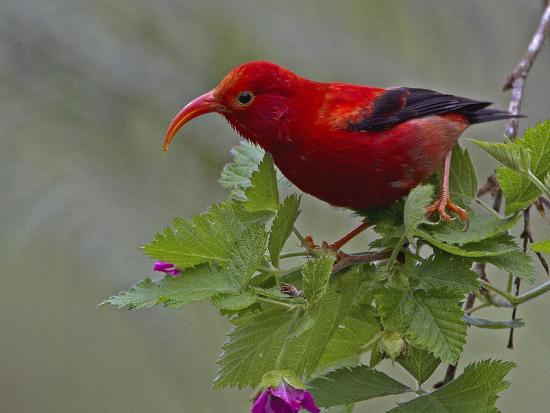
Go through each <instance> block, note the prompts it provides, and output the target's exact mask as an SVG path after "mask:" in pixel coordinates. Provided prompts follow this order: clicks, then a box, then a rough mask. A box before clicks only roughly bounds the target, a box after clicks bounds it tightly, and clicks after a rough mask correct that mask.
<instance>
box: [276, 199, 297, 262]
mask: <svg viewBox="0 0 550 413" xmlns="http://www.w3.org/2000/svg"><path fill="white" fill-rule="evenodd" d="M299 208H300V197H299V196H298V195H296V194H292V195H290V196H288V197H286V198H285V200H284V201H283V203H282V204H281V206H280V207H279V211H278V212H277V215H276V216H275V219H274V220H273V224H272V225H271V234H270V235H269V244H268V248H269V256H270V257H271V263H272V264H273V265H274V266H275V267H279V256H280V255H281V251H282V249H283V247H284V245H285V242H286V241H287V240H288V238H289V237H290V235H291V234H292V228H293V226H294V223H295V222H296V219H298V215H300V212H301V211H300V209H299Z"/></svg>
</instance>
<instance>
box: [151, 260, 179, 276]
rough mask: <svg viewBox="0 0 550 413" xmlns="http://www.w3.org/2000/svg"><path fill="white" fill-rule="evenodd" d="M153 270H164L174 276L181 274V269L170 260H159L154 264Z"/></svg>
mask: <svg viewBox="0 0 550 413" xmlns="http://www.w3.org/2000/svg"><path fill="white" fill-rule="evenodd" d="M153 271H158V272H163V273H165V274H169V275H171V276H172V277H175V276H177V275H180V274H181V270H179V269H178V268H176V266H175V265H174V264H172V263H170V262H164V261H157V262H155V263H154V264H153Z"/></svg>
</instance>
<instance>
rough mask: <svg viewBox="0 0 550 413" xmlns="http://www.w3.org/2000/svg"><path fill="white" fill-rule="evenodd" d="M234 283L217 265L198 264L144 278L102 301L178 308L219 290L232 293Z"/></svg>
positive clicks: (148, 306)
mask: <svg viewBox="0 0 550 413" xmlns="http://www.w3.org/2000/svg"><path fill="white" fill-rule="evenodd" d="M236 288H237V287H236V286H235V285H234V284H233V283H232V282H231V281H230V280H229V279H228V278H227V276H226V275H225V274H224V273H223V272H221V271H220V270H219V269H218V268H215V267H214V268H209V267H208V266H206V265H201V266H198V267H195V268H192V269H189V270H186V271H184V272H183V273H182V275H180V276H179V277H168V276H167V277H165V278H163V279H160V280H156V281H151V279H149V278H146V279H145V280H143V281H141V282H140V283H139V284H137V285H136V286H134V287H132V288H131V289H130V290H129V291H125V292H122V293H120V294H118V295H115V296H113V297H111V298H109V299H107V300H105V301H104V302H103V303H102V304H111V305H114V306H116V307H118V308H123V307H128V309H129V310H138V309H142V308H150V307H153V306H154V305H156V304H164V305H165V306H167V307H174V308H181V307H183V306H184V305H185V304H189V303H192V302H194V301H200V300H204V299H207V298H210V297H212V296H214V295H216V294H220V293H231V292H234V293H236V292H237V291H236Z"/></svg>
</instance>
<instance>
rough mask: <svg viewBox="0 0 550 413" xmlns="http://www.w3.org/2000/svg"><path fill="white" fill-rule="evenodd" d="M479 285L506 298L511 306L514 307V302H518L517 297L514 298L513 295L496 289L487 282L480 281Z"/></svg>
mask: <svg viewBox="0 0 550 413" xmlns="http://www.w3.org/2000/svg"><path fill="white" fill-rule="evenodd" d="M479 283H480V284H481V285H483V286H484V287H485V288H487V289H488V290H490V291H492V292H494V293H496V294H498V295H500V296H501V297H502V298H505V299H506V300H507V301H509V302H510V304H512V305H514V301H515V300H516V297H514V296H513V295H512V294H508V293H507V292H506V291H502V290H501V289H499V288H497V287H495V286H494V285H493V284H491V283H488V282H487V281H485V280H482V279H480V280H479Z"/></svg>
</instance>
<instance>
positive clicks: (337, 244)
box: [304, 222, 369, 253]
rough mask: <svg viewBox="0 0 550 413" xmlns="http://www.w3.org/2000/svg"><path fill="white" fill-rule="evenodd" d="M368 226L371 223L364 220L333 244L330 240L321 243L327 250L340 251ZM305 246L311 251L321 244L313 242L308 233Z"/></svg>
mask: <svg viewBox="0 0 550 413" xmlns="http://www.w3.org/2000/svg"><path fill="white" fill-rule="evenodd" d="M368 227H369V224H367V223H365V222H363V223H362V224H361V225H359V226H358V227H357V228H354V229H353V230H351V231H350V232H349V233H347V234H346V235H344V236H343V237H342V238H340V239H339V240H338V241H335V242H333V243H332V244H329V243H328V242H326V241H323V242H322V244H321V247H322V248H323V249H325V250H331V251H334V252H337V253H339V251H340V249H341V248H342V247H343V246H344V245H346V244H347V243H348V242H349V241H351V240H352V239H353V238H355V237H356V236H357V235H359V234H360V233H361V232H363V231H364V230H366V229H367V228H368ZM304 247H306V248H307V249H308V251H311V250H313V249H315V248H319V246H318V245H316V244H315V242H313V238H312V237H311V235H308V236H306V237H305V238H304Z"/></svg>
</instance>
